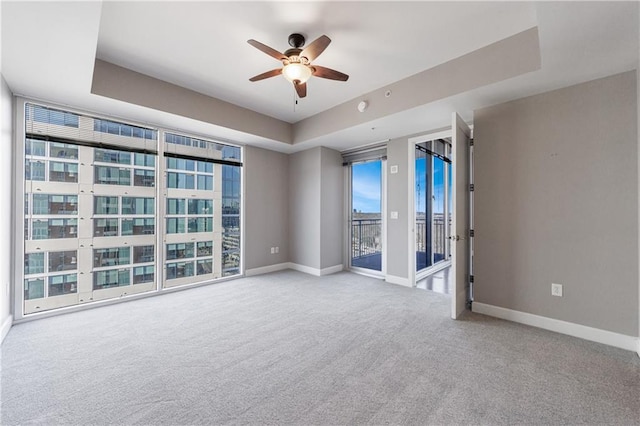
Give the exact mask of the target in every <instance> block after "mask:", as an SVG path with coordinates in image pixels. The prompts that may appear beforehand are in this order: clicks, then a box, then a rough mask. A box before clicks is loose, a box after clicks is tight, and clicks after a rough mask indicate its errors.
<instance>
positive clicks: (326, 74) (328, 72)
mask: <svg viewBox="0 0 640 426" xmlns="http://www.w3.org/2000/svg"><path fill="white" fill-rule="evenodd" d="M312 68H313V75H314V76H316V77H320V78H328V79H329V80H339V81H347V80H348V79H349V76H348V75H346V74H343V73H341V72H340V71H336V70H332V69H331V68H326V67H321V66H319V65H313V66H312Z"/></svg>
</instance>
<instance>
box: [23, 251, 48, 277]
mask: <svg viewBox="0 0 640 426" xmlns="http://www.w3.org/2000/svg"><path fill="white" fill-rule="evenodd" d="M24 273H25V275H31V274H42V273H44V253H28V254H25V255H24Z"/></svg>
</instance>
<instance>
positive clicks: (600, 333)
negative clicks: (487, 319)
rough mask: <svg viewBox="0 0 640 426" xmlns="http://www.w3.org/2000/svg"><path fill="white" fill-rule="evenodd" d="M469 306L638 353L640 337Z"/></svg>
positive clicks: (497, 307)
mask: <svg viewBox="0 0 640 426" xmlns="http://www.w3.org/2000/svg"><path fill="white" fill-rule="evenodd" d="M471 307H472V310H473V312H477V313H479V314H485V315H489V316H492V317H496V318H502V319H505V320H509V321H513V322H518V323H521V324H526V325H531V326H533V327H538V328H543V329H545V330H550V331H555V332H556V333H562V334H567V335H569V336H573V337H579V338H581V339H585V340H590V341H592V342H597V343H603V344H605V345H609V346H615V347H616V348H621V349H626V350H628V351H634V352H635V351H638V352H639V353H640V339H639V338H637V337H633V336H627V335H625V334H619V333H614V332H613V331H607V330H601V329H599V328H593V327H587V326H585V325H580V324H575V323H572V322H567V321H561V320H557V319H553V318H547V317H542V316H540V315H534V314H529V313H526V312H520V311H514V310H511V309H507V308H501V307H499V306H493V305H487V304H484V303H479V302H473V303H472V305H471Z"/></svg>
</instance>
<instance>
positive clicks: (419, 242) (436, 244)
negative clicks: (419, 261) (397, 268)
mask: <svg viewBox="0 0 640 426" xmlns="http://www.w3.org/2000/svg"><path fill="white" fill-rule="evenodd" d="M432 229H433V240H432V241H433V252H434V253H442V254H444V253H445V250H446V242H445V241H446V235H447V234H446V233H445V220H444V216H443V215H442V214H440V215H438V214H436V215H434V216H433V227H432ZM429 237H430V236H429V235H428V233H427V221H426V219H424V218H422V219H421V218H418V219H416V251H427V245H428V243H429V240H428V238H429Z"/></svg>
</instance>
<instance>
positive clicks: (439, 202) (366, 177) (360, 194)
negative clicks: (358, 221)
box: [352, 158, 444, 213]
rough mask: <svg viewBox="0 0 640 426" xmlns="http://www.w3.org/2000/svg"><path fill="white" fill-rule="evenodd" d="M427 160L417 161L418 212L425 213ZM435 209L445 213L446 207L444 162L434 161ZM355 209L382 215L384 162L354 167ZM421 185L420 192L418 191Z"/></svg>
mask: <svg viewBox="0 0 640 426" xmlns="http://www.w3.org/2000/svg"><path fill="white" fill-rule="evenodd" d="M425 161H426V160H425V159H424V158H422V159H417V160H416V193H415V202H416V211H419V212H424V211H425V207H424V206H425V188H426V185H427V176H426V173H425V166H426V162H425ZM434 163H435V164H434V177H433V179H434V191H433V192H434V194H433V195H434V196H435V198H434V209H433V211H434V212H435V213H443V207H444V162H443V161H442V160H440V159H437V158H436V160H435V161H434ZM352 176H353V177H352V179H353V180H352V195H353V208H354V209H355V210H357V211H359V212H362V213H380V207H381V201H380V200H381V182H382V161H369V162H366V163H356V164H353V166H352ZM418 185H420V191H418V187H417V186H418Z"/></svg>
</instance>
